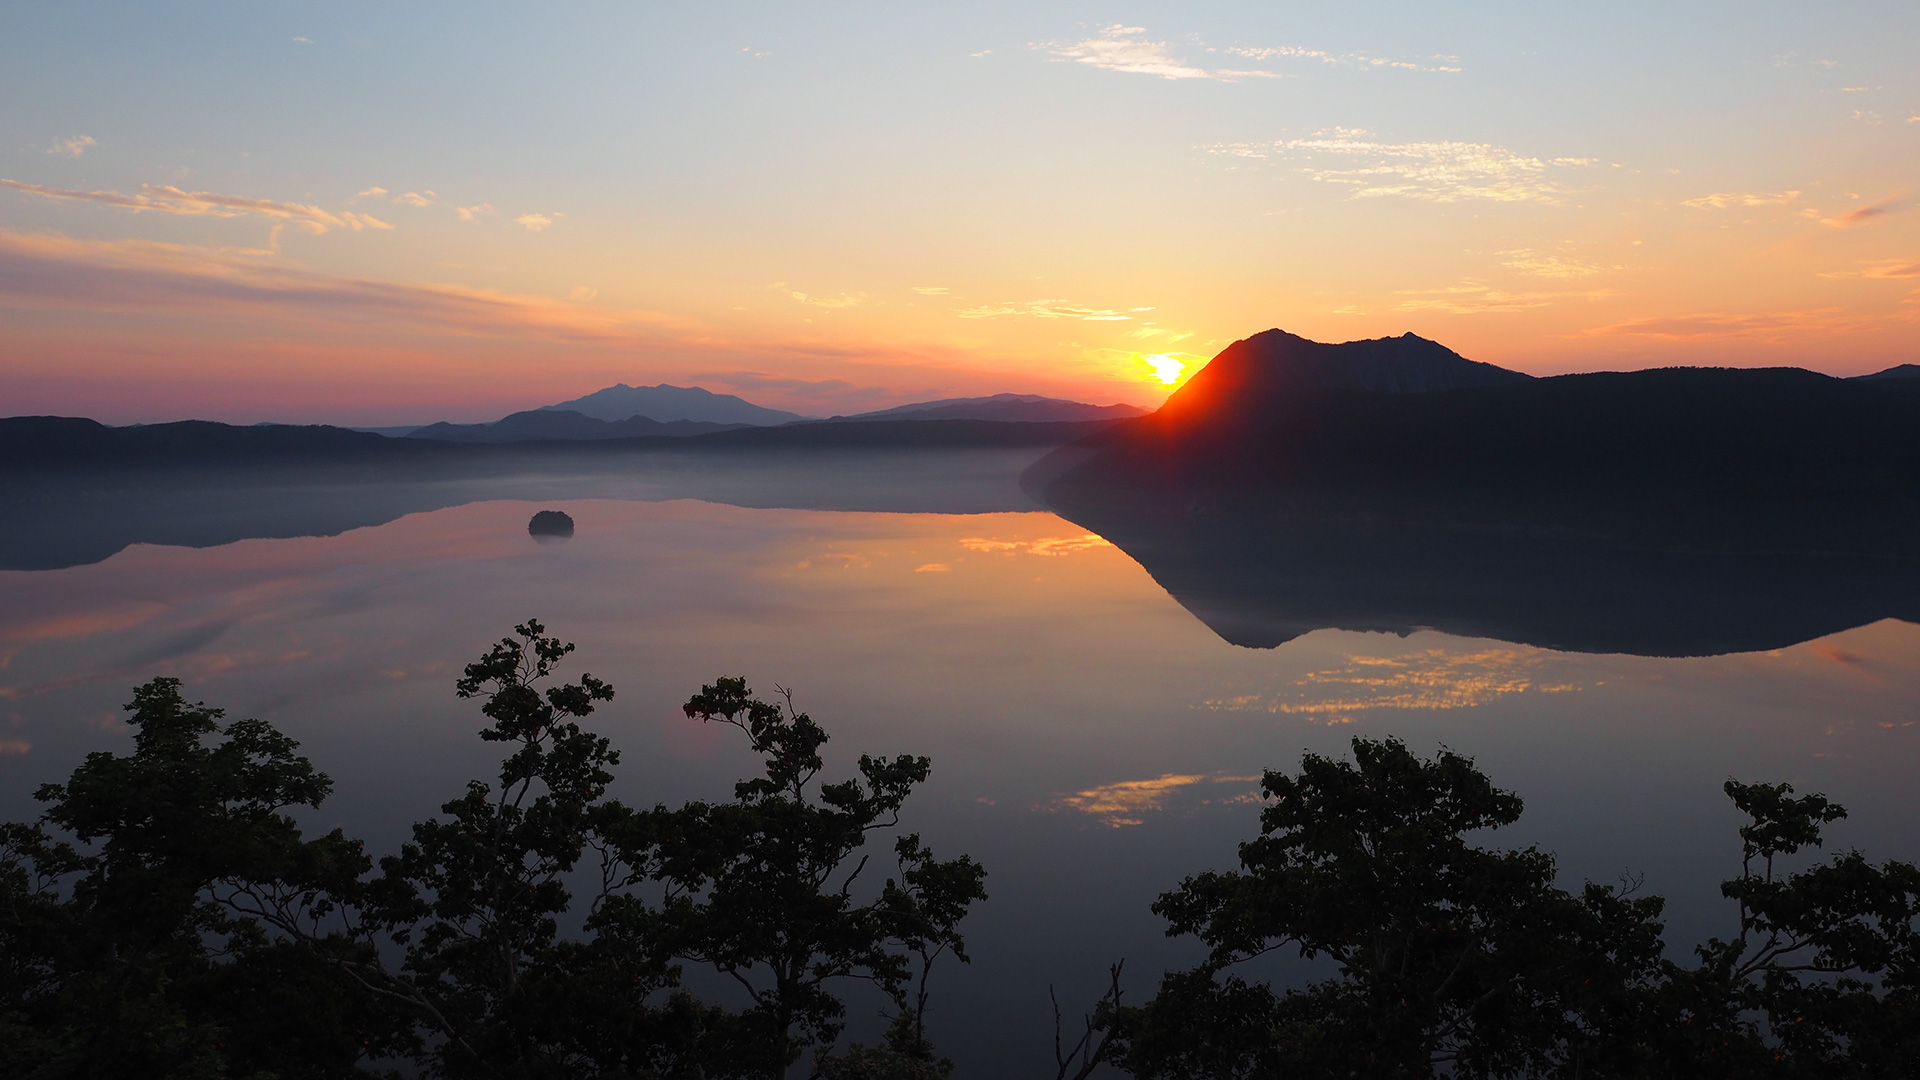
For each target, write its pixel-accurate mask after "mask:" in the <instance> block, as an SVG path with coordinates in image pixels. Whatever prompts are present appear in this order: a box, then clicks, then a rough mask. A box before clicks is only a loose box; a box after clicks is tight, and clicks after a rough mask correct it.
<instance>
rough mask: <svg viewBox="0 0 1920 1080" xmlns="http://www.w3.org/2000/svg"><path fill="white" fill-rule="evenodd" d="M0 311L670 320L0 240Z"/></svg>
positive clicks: (595, 324) (61, 241) (461, 320)
mask: <svg viewBox="0 0 1920 1080" xmlns="http://www.w3.org/2000/svg"><path fill="white" fill-rule="evenodd" d="M0 304H18V305H26V306H31V307H34V308H47V307H51V306H65V307H73V308H81V309H88V310H145V311H164V312H168V313H170V314H172V313H188V312H209V311H211V312H236V311H238V312H246V311H259V312H271V313H272V316H273V317H274V318H275V319H279V320H285V319H288V318H300V317H312V318H315V319H318V320H321V321H323V322H325V323H327V324H328V325H335V324H337V323H338V322H339V318H340V316H341V315H342V314H343V313H352V314H354V315H355V316H357V317H360V318H365V319H386V320H391V321H397V322H400V323H404V324H411V325H417V326H428V327H434V328H437V329H440V330H451V331H453V332H455V333H457V334H461V335H468V336H471V335H482V334H491V333H498V332H518V333H523V334H529V335H533V336H537V337H543V338H549V339H563V340H577V341H604V342H616V343H618V342H629V343H631V342H638V341H643V340H654V339H655V338H657V336H658V334H657V332H655V331H657V328H659V327H662V326H667V325H671V324H674V323H675V322H676V320H672V319H669V318H668V317H667V316H664V315H660V314H657V313H654V312H644V311H615V310H609V309H606V308H596V307H583V306H581V305H579V304H575V303H570V302H567V301H564V300H559V299H550V298H546V297H537V296H514V295H507V294H501V293H493V292H487V291H483V290H478V289H469V288H464V287H461V286H457V285H436V284H418V285H405V284H397V283H394V282H386V281H375V280H369V279H366V278H355V277H343V276H335V275H329V274H320V273H316V272H313V271H310V270H304V269H300V268H296V267H290V266H286V265H283V264H281V263H280V262H279V261H278V260H276V259H273V258H271V257H269V256H266V255H264V254H262V253H254V252H237V251H230V250H217V249H210V248H196V247H184V246H180V245H174V244H157V243H149V242H145V241H131V240H128V241H114V242H108V241H95V240H75V239H70V238H67V237H62V236H52V235H46V234H27V233H14V232H6V231H0Z"/></svg>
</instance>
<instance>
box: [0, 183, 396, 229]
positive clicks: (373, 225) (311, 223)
mask: <svg viewBox="0 0 1920 1080" xmlns="http://www.w3.org/2000/svg"><path fill="white" fill-rule="evenodd" d="M0 187H6V188H12V189H13V190H15V191H20V192H25V193H26V194H29V195H38V196H40V197H41V198H45V199H61V200H65V201H69V202H91V203H100V204H102V205H105V206H115V207H119V208H120V209H123V210H132V211H135V212H136V213H138V212H144V211H153V212H156V213H162V214H180V215H184V216H187V217H221V218H232V217H243V216H245V215H247V214H259V215H261V216H263V217H268V218H275V219H279V220H282V221H292V222H294V223H296V224H298V225H300V226H301V227H302V228H304V229H306V230H307V231H308V232H311V233H315V234H319V233H324V232H326V231H327V230H328V229H351V230H353V231H354V232H359V231H360V230H361V229H391V228H393V226H392V225H389V224H387V223H386V222H384V221H381V220H380V219H378V218H375V217H373V216H372V215H369V214H360V213H353V212H351V211H345V210H343V211H341V212H339V213H337V214H336V213H332V212H330V211H327V210H322V209H320V208H319V207H317V206H305V205H302V204H300V203H284V202H275V201H273V200H271V199H250V198H247V197H245V196H241V195H221V194H218V193H216V192H212V191H182V190H180V189H179V188H177V187H174V186H173V185H171V184H142V185H140V194H138V195H123V194H121V193H120V192H117V191H75V190H72V189H69V188H56V187H45V186H43V185H40V184H23V183H21V182H20V181H18V180H0Z"/></svg>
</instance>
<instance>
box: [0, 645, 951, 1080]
mask: <svg viewBox="0 0 1920 1080" xmlns="http://www.w3.org/2000/svg"><path fill="white" fill-rule="evenodd" d="M573 649H574V647H573V646H572V645H571V644H566V643H563V642H561V641H559V640H558V639H556V638H553V637H549V636H547V635H546V631H545V627H543V626H542V625H541V624H540V623H538V622H533V621H529V622H527V623H524V624H522V625H520V626H517V627H515V628H514V634H513V636H511V637H507V638H503V639H502V640H500V641H499V642H498V643H496V644H495V645H494V646H493V647H492V648H491V649H490V650H489V651H488V652H487V654H486V655H485V656H483V657H481V658H480V659H479V660H478V661H476V662H474V663H472V664H469V665H468V666H467V668H466V670H465V673H464V675H463V677H462V678H461V679H460V680H459V681H458V683H457V684H456V686H455V690H456V693H457V694H458V696H460V697H462V698H470V699H477V700H479V702H480V711H481V713H482V714H483V715H484V716H485V717H486V718H487V720H488V722H489V723H488V726H487V727H486V728H484V729H483V730H482V731H481V732H480V737H481V738H482V739H483V740H486V741H488V742H496V743H500V744H502V745H503V749H504V750H505V753H504V756H503V759H502V761H501V764H500V769H499V773H498V777H497V781H496V782H494V783H487V782H483V781H478V780H476V781H473V782H471V783H469V784H468V785H467V789H466V791H465V792H464V793H463V794H462V795H460V796H459V797H457V798H455V799H452V800H450V801H448V802H446V803H445V804H443V805H442V806H441V808H440V816H439V817H436V818H434V819H431V820H428V821H423V822H420V823H418V824H416V825H415V826H414V827H413V834H412V839H411V840H410V841H409V842H408V843H406V844H404V845H402V847H401V849H400V850H399V852H397V853H396V854H393V855H389V856H386V857H384V858H382V859H381V860H380V861H379V869H378V872H377V873H373V872H372V871H373V866H372V862H371V860H369V859H368V858H367V856H366V855H365V854H363V852H362V850H361V845H360V844H359V843H358V842H357V841H353V840H350V839H348V838H347V837H346V836H345V835H344V834H342V833H341V832H339V831H338V830H336V831H334V832H332V833H329V834H328V835H326V836H324V837H321V838H319V839H316V840H307V839H305V838H304V837H303V836H302V834H301V831H300V828H299V826H298V825H297V823H296V822H295V820H294V818H293V817H292V816H291V815H290V813H289V811H291V810H294V809H297V808H314V807H317V806H319V805H320V803H321V802H322V800H324V799H325V798H326V796H327V794H328V793H329V791H330V790H331V783H330V782H329V781H328V779H327V778H326V777H325V776H323V775H321V774H320V773H319V772H317V771H316V770H315V769H314V768H313V766H312V764H311V763H310V762H308V761H307V760H306V759H305V758H303V757H301V756H299V754H298V753H297V749H298V747H297V745H296V744H295V743H294V742H293V741H292V740H291V739H288V738H286V737H285V736H284V735H282V734H280V733H279V732H277V731H275V730H274V729H273V728H272V727H271V726H269V725H267V724H265V723H262V722H261V721H258V720H242V721H237V722H235V723H232V724H228V725H225V726H222V724H221V720H222V713H221V712H220V710H217V709H210V708H207V707H206V706H205V705H188V704H186V702H185V701H184V700H183V699H182V698H181V696H180V683H179V682H178V680H174V679H155V680H154V681H153V682H151V683H148V684H147V685H146V686H143V687H140V688H139V689H137V690H136V691H135V693H134V701H133V703H132V704H131V705H129V706H128V709H129V711H130V712H131V713H132V714H133V716H132V723H133V725H134V728H135V735H134V752H133V753H132V754H131V755H129V756H126V757H118V756H115V755H113V754H105V753H101V754H94V755H91V756H89V757H88V758H87V760H86V762H85V763H84V764H83V765H81V766H80V768H78V769H76V770H75V772H74V773H73V776H72V778H71V779H70V780H69V781H68V782H67V783H66V784H64V785H49V786H48V787H47V788H45V789H43V790H42V791H41V792H40V793H39V798H40V799H41V800H42V801H44V802H46V803H48V804H49V808H48V810H47V811H46V813H45V814H44V815H43V817H42V820H41V822H40V823H38V824H32V825H27V824H12V825H5V826H0V1074H4V1075H7V1076H35V1077H39V1076H45V1077H67V1076H153V1077H180V1078H188V1077H194V1078H199V1077H208V1078H214V1077H227V1076H247V1077H255V1078H259V1080H266V1078H269V1077H284V1078H289V1080H291V1078H296V1077H315V1078H320V1077H327V1078H333V1077H341V1076H347V1075H353V1074H356V1073H358V1074H370V1072H369V1070H370V1069H371V1068H372V1066H371V1065H370V1064H369V1063H370V1062H386V1063H392V1064H399V1063H401V1062H402V1061H405V1060H408V1059H410V1060H411V1062H412V1064H413V1066H414V1070H413V1071H415V1072H417V1073H419V1074H423V1075H428V1076H438V1077H448V1078H468V1077H487V1076H510V1077H516V1078H517V1077H527V1078H539V1077H568V1078H572V1077H597V1076H606V1077H613V1076H620V1077H663V1078H664V1077H687V1078H696V1077H697V1078H716V1080H717V1078H723V1077H736V1076H783V1075H784V1074H785V1071H786V1067H787V1065H789V1064H790V1063H792V1062H795V1061H797V1060H799V1058H800V1057H801V1056H802V1055H803V1053H804V1051H805V1050H807V1049H808V1048H812V1049H814V1050H815V1051H816V1061H815V1071H816V1072H818V1073H820V1074H822V1075H828V1076H834V1077H902V1078H909V1080H923V1078H940V1077H944V1076H946V1075H947V1072H948V1071H950V1068H951V1066H949V1065H947V1064H946V1063H945V1062H942V1061H940V1060H939V1059H937V1058H936V1057H935V1056H934V1055H933V1052H932V1048H931V1046H930V1044H929V1043H928V1042H927V1040H926V1036H925V1030H924V1024H923V1020H924V1017H925V1014H926V1009H927V976H928V973H929V971H930V969H931V966H932V964H933V962H934V960H935V959H936V958H938V957H939V956H941V955H943V954H947V953H951V954H953V955H955V956H957V957H958V958H959V959H961V960H962V961H964V960H966V958H967V957H966V952H965V946H964V942H963V940H962V939H961V937H960V934H959V931H958V925H959V922H960V920H961V918H962V917H964V916H965V914H966V912H967V909H968V907H969V906H970V904H971V903H972V902H973V901H975V900H978V899H982V898H984V895H985V893H984V889H983V887H982V882H983V880H984V871H983V870H982V869H981V868H980V866H979V865H978V864H977V863H975V862H974V861H973V860H972V859H969V858H966V857H964V856H963V857H961V858H958V859H953V860H947V861H941V860H938V859H936V858H934V856H933V854H932V853H931V852H930V851H928V850H927V849H926V848H925V847H924V846H923V845H922V843H921V841H920V838H919V837H918V836H917V835H907V836H903V837H901V838H899V839H898V841H897V842H896V843H895V845H894V858H895V862H896V865H897V867H898V873H897V875H895V876H893V877H889V878H888V879H887V880H886V881H885V882H884V883H881V884H878V885H877V886H876V887H871V888H868V889H865V890H864V891H862V890H857V889H856V884H857V883H858V881H859V879H860V878H861V872H862V870H863V869H864V867H865V866H866V861H867V860H866V856H865V855H863V854H861V849H862V848H863V846H864V845H865V843H866V839H867V836H868V834H869V833H871V832H874V831H876V830H880V829H885V828H888V827H891V826H893V825H895V824H897V822H898V819H899V814H900V811H901V808H902V806H903V805H904V803H905V801H906V799H907V797H908V796H909V794H910V793H911V792H912V790H913V788H914V787H915V786H916V785H917V784H919V783H920V782H921V781H923V780H924V779H925V778H926V776H927V773H928V770H929V763H928V762H927V760H926V759H925V758H918V757H910V756H903V757H898V758H892V759H885V758H871V757H863V758H861V759H860V763H859V769H860V777H859V778H858V779H854V780H847V781H843V782H840V783H835V784H822V783H820V782H819V781H818V779H817V778H818V775H819V773H820V771H821V770H822V768H823V767H824V762H823V760H822V759H821V757H820V748H821V746H823V745H824V744H825V743H826V741H827V735H826V732H825V731H824V730H823V729H822V728H821V727H820V726H819V725H818V724H816V723H814V722H813V721H812V720H811V719H810V718H808V717H807V716H806V715H805V714H803V713H796V712H794V711H793V710H792V708H791V705H790V702H789V704H788V707H787V708H786V709H785V710H784V711H782V710H780V709H776V708H774V707H773V706H770V705H767V704H766V703H764V702H759V701H756V700H754V699H753V698H752V697H751V691H749V690H748V689H747V688H746V684H745V682H744V680H739V679H722V680H720V681H719V682H718V683H717V684H716V685H714V686H709V687H708V688H707V689H706V690H705V691H703V693H702V694H701V695H700V696H698V697H696V698H695V699H694V701H693V702H691V703H689V706H688V711H689V715H698V716H700V717H701V718H703V719H708V720H712V719H720V720H724V721H726V722H730V723H735V724H736V726H738V727H740V728H741V730H742V731H744V732H746V733H747V735H748V739H749V743H750V745H751V746H752V748H753V750H754V751H755V753H757V754H759V755H760V756H761V757H762V758H763V759H764V760H763V765H764V773H765V776H764V778H756V779H751V780H747V781H744V782H742V783H741V784H740V785H738V786H737V788H736V791H735V799H734V801H732V802H729V803H721V804H708V803H693V804H689V805H688V806H685V807H681V808H677V809H669V808H667V807H664V806H662V807H655V808H654V809H652V810H648V811H636V810H634V809H631V808H629V807H627V806H624V805H623V804H621V803H620V802H618V801H617V800H614V799H612V798H609V797H608V789H609V787H610V785H611V784H612V782H613V779H614V775H613V770H614V768H615V767H616V766H617V765H618V764H619V754H618V753H617V752H616V751H615V750H614V749H613V748H612V745H611V743H610V741H609V740H608V739H607V738H606V737H604V736H602V735H598V734H594V733H592V732H590V731H588V730H586V729H585V728H584V727H583V726H582V725H581V721H582V720H584V719H585V718H587V717H589V716H591V715H592V714H593V712H594V710H595V708H596V706H597V705H599V704H601V703H604V702H607V701H610V700H612V698H613V689H612V688H611V687H610V686H608V685H607V684H606V683H604V682H602V681H601V680H598V679H595V678H594V677H593V676H592V675H589V674H584V673H583V674H581V675H580V676H579V677H578V678H577V679H576V680H574V681H572V682H561V681H559V679H558V678H557V672H558V669H559V666H560V664H561V663H562V661H564V659H565V658H566V657H567V656H568V655H569V654H570V653H572V652H573ZM689 960H691V961H697V962H699V963H702V964H710V965H712V966H714V967H715V968H716V969H717V970H720V971H722V972H725V973H727V974H729V975H731V976H733V977H735V978H736V979H737V980H739V983H740V985H742V986H743V987H746V988H747V990H748V999H747V1005H746V1007H745V1008H743V1009H739V1010H731V1011H730V1010H728V1009H727V1008H724V1007H722V1006H721V1005H717V1004H710V1003H705V1002H701V1001H699V1000H696V999H695V998H694V997H693V996H692V995H691V994H690V993H688V992H687V991H686V990H685V989H684V988H683V987H682V986H681V985H680V976H681V968H680V966H679V964H680V963H682V962H685V961H689ZM844 980H861V981H866V982H869V983H872V984H874V985H877V986H878V987H880V989H882V990H883V991H885V992H886V993H887V994H889V995H890V996H891V997H892V1000H893V1001H894V1003H895V1005H896V1010H895V1013H894V1016H893V1023H892V1027H891V1028H890V1029H889V1034H888V1037H887V1040H886V1043H885V1045H884V1046H881V1047H878V1048H873V1049H866V1048H861V1047H854V1048H852V1049H851V1050H850V1051H849V1052H847V1053H846V1054H844V1055H841V1056H838V1057H836V1056H834V1055H833V1054H832V1053H831V1049H832V1046H833V1043H834V1042H835V1040H836V1038H837V1037H838V1035H839V1032H840V1030H841V1027H842V1025H843V1022H844V1021H843V1017H844V1015H845V1006H844V1005H843V1004H842V1003H841V1001H840V1000H839V998H838V996H837V995H836V991H835V989H834V987H835V985H836V984H837V983H838V982H839V981H844Z"/></svg>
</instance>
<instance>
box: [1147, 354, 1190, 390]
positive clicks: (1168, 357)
mask: <svg viewBox="0 0 1920 1080" xmlns="http://www.w3.org/2000/svg"><path fill="white" fill-rule="evenodd" d="M1140 359H1141V360H1142V361H1144V362H1145V363H1146V365H1147V366H1148V367H1150V368H1152V369H1153V377H1154V378H1156V379H1159V380H1160V381H1161V382H1163V383H1166V384H1167V385H1168V386H1172V385H1173V384H1174V383H1175V382H1178V381H1179V379H1180V373H1181V372H1183V371H1185V370H1187V364H1186V361H1184V360H1177V359H1175V358H1174V356H1173V354H1172V353H1155V354H1153V355H1151V356H1142V357H1141V358H1140Z"/></svg>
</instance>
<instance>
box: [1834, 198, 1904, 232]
mask: <svg viewBox="0 0 1920 1080" xmlns="http://www.w3.org/2000/svg"><path fill="white" fill-rule="evenodd" d="M1904 205H1905V204H1904V203H1903V202H1902V200H1900V199H1884V200H1882V201H1880V202H1877V203H1874V204H1873V205H1872V206H1862V207H1860V208H1859V209H1857V210H1849V211H1847V212H1846V213H1844V214H1837V215H1835V216H1833V217H1830V218H1821V219H1820V224H1822V225H1827V226H1831V227H1832V228H1835V229H1851V228H1853V227H1854V226H1856V225H1865V224H1866V223H1867V222H1869V221H1872V220H1873V219H1874V218H1879V217H1885V216H1886V215H1888V214H1891V213H1893V212H1894V211H1895V210H1899V209H1901V208H1902V207H1903V206H1904Z"/></svg>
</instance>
